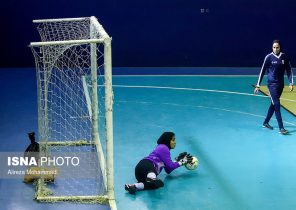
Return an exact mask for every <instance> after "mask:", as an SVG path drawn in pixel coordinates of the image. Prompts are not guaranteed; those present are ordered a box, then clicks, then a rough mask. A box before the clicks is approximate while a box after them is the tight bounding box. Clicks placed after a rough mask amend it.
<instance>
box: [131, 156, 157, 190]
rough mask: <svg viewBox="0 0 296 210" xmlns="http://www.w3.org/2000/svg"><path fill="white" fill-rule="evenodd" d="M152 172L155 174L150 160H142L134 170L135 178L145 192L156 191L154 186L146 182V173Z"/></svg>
mask: <svg viewBox="0 0 296 210" xmlns="http://www.w3.org/2000/svg"><path fill="white" fill-rule="evenodd" d="M150 172H153V173H155V174H157V173H156V171H155V168H154V165H153V163H152V162H151V161H150V160H146V159H143V160H141V161H140V162H139V163H138V164H137V165H136V168H135V176H136V179H137V180H138V182H142V183H143V184H144V189H145V190H151V189H157V188H158V187H156V186H155V185H153V184H151V183H148V182H146V179H147V175H148V173H150Z"/></svg>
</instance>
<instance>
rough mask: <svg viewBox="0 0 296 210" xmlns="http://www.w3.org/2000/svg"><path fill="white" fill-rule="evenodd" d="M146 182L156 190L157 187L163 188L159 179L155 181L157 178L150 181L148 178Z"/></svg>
mask: <svg viewBox="0 0 296 210" xmlns="http://www.w3.org/2000/svg"><path fill="white" fill-rule="evenodd" d="M146 182H148V183H151V184H153V185H154V186H155V187H156V188H159V187H163V186H164V183H163V181H161V180H160V179H157V178H155V179H151V178H149V177H148V178H147V179H146Z"/></svg>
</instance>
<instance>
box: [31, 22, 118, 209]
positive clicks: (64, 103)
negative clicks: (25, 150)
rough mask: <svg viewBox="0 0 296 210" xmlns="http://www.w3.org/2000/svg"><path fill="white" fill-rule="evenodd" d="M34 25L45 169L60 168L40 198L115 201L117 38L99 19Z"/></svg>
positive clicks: (44, 185)
mask: <svg viewBox="0 0 296 210" xmlns="http://www.w3.org/2000/svg"><path fill="white" fill-rule="evenodd" d="M33 22H34V23H36V24H37V29H38V32H39V34H40V37H41V41H40V42H31V43H30V47H31V49H32V52H33V55H34V58H35V63H36V70H37V87H38V133H39V144H40V157H41V159H39V167H40V170H42V168H43V167H47V168H48V167H51V166H53V167H54V169H57V170H56V175H55V180H54V182H53V183H46V182H45V179H44V178H43V177H42V175H41V176H40V178H39V179H38V181H37V187H36V189H37V190H36V199H37V200H39V201H45V202H56V201H76V202H87V203H92V202H94V203H96V202H98V203H108V202H110V201H112V200H113V201H114V183H113V124H112V105H113V92H112V64H111V38H110V37H109V36H108V34H107V33H106V32H105V30H104V28H103V27H102V26H101V25H100V24H99V22H98V21H97V19H96V18H95V17H86V18H68V19H46V20H34V21H33ZM44 157H45V158H44ZM42 158H43V159H42ZM42 160H43V161H42ZM44 160H47V162H46V161H44Z"/></svg>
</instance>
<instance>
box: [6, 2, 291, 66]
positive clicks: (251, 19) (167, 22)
mask: <svg viewBox="0 0 296 210" xmlns="http://www.w3.org/2000/svg"><path fill="white" fill-rule="evenodd" d="M0 10H1V11H0V14H1V33H0V34H1V59H0V67H33V66H34V60H33V56H32V54H31V51H30V49H29V48H28V47H27V45H28V44H29V42H31V41H39V37H38V34H37V31H36V29H35V26H34V24H33V23H32V20H33V19H45V18H64V17H85V16H92V15H94V16H96V17H97V18H98V19H99V21H100V22H101V23H102V25H103V26H104V28H105V29H106V31H107V32H108V33H109V34H110V35H111V36H112V38H113V65H114V66H118V67H120V66H129V67H142V66H144V67H145V66H148V67H153V66H157V67H162V66H168V67H169V66H176V67H178V66H183V67H187V66H188V67H191V66H197V67H203V66H211V67H215V66H232V67H258V66H261V64H262V62H263V59H264V57H265V55H266V54H267V53H269V52H270V51H271V42H272V40H273V39H280V40H281V41H282V44H283V51H285V52H286V53H287V54H288V55H289V56H290V58H291V61H292V65H293V66H295V65H296V62H295V61H296V60H295V59H296V40H295V34H294V31H295V26H294V24H295V20H296V15H295V11H296V1H293V0H269V1H266V0H265V1H263V0H248V1H243V0H186V1H185V0H144V1H139V0H47V1H41V0H30V1H24V0H9V1H8V0H6V1H1V3H0Z"/></svg>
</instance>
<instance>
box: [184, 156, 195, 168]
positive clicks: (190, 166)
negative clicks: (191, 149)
mask: <svg viewBox="0 0 296 210" xmlns="http://www.w3.org/2000/svg"><path fill="white" fill-rule="evenodd" d="M197 166H198V159H197V158H196V157H192V161H191V163H187V164H186V165H185V167H186V168H187V169H188V170H195V169H196V168H197Z"/></svg>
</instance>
